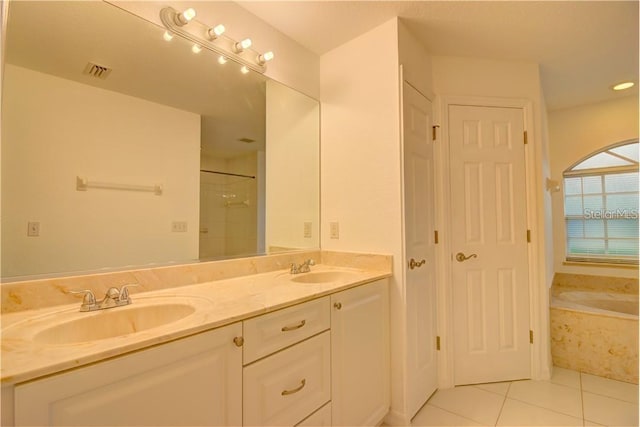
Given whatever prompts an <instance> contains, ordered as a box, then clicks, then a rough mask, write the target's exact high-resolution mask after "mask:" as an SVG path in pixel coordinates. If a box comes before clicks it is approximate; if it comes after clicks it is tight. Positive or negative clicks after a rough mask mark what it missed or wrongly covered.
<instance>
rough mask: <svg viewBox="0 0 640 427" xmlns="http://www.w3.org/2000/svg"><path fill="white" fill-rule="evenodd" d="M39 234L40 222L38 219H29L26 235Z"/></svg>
mask: <svg viewBox="0 0 640 427" xmlns="http://www.w3.org/2000/svg"><path fill="white" fill-rule="evenodd" d="M39 235H40V223H39V222H38V221H29V222H28V223H27V236H29V237H38V236H39Z"/></svg>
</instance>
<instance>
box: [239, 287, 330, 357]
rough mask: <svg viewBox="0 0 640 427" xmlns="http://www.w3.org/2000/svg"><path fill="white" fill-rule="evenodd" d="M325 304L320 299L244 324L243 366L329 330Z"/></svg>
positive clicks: (328, 315) (250, 320) (326, 305)
mask: <svg viewBox="0 0 640 427" xmlns="http://www.w3.org/2000/svg"><path fill="white" fill-rule="evenodd" d="M329 302H330V301H329V297H324V298H320V299H317V300H313V301H309V302H306V303H304V304H299V305H295V306H293V307H289V308H285V309H283V310H278V311H274V312H273V313H269V314H265V315H263V316H259V317H255V318H253V319H249V320H247V321H245V322H244V325H243V327H244V332H243V335H244V350H243V361H244V364H245V365H247V364H249V363H251V362H253V361H255V360H258V359H260V358H261V357H264V356H267V355H269V354H271V353H274V352H276V351H278V350H280V349H282V348H284V347H287V346H290V345H292V344H295V343H297V342H299V341H302V340H303V339H305V338H309V337H310V336H313V335H315V334H317V333H320V332H322V331H324V330H326V329H329V326H330V322H331V321H330V318H331V311H330V309H329Z"/></svg>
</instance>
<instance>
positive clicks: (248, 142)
mask: <svg viewBox="0 0 640 427" xmlns="http://www.w3.org/2000/svg"><path fill="white" fill-rule="evenodd" d="M238 141H240V142H246V143H247V144H251V143H252V142H256V140H255V139H251V138H238Z"/></svg>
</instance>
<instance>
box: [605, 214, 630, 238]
mask: <svg viewBox="0 0 640 427" xmlns="http://www.w3.org/2000/svg"><path fill="white" fill-rule="evenodd" d="M607 234H608V236H609V237H628V238H637V237H638V219H637V218H636V219H610V220H608V221H607Z"/></svg>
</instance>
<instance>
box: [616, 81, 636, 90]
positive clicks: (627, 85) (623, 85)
mask: <svg viewBox="0 0 640 427" xmlns="http://www.w3.org/2000/svg"><path fill="white" fill-rule="evenodd" d="M633 86H634V83H633V82H624V83H618V84H617V85H615V86H614V87H613V90H625V89H629V88H630V87H633Z"/></svg>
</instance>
